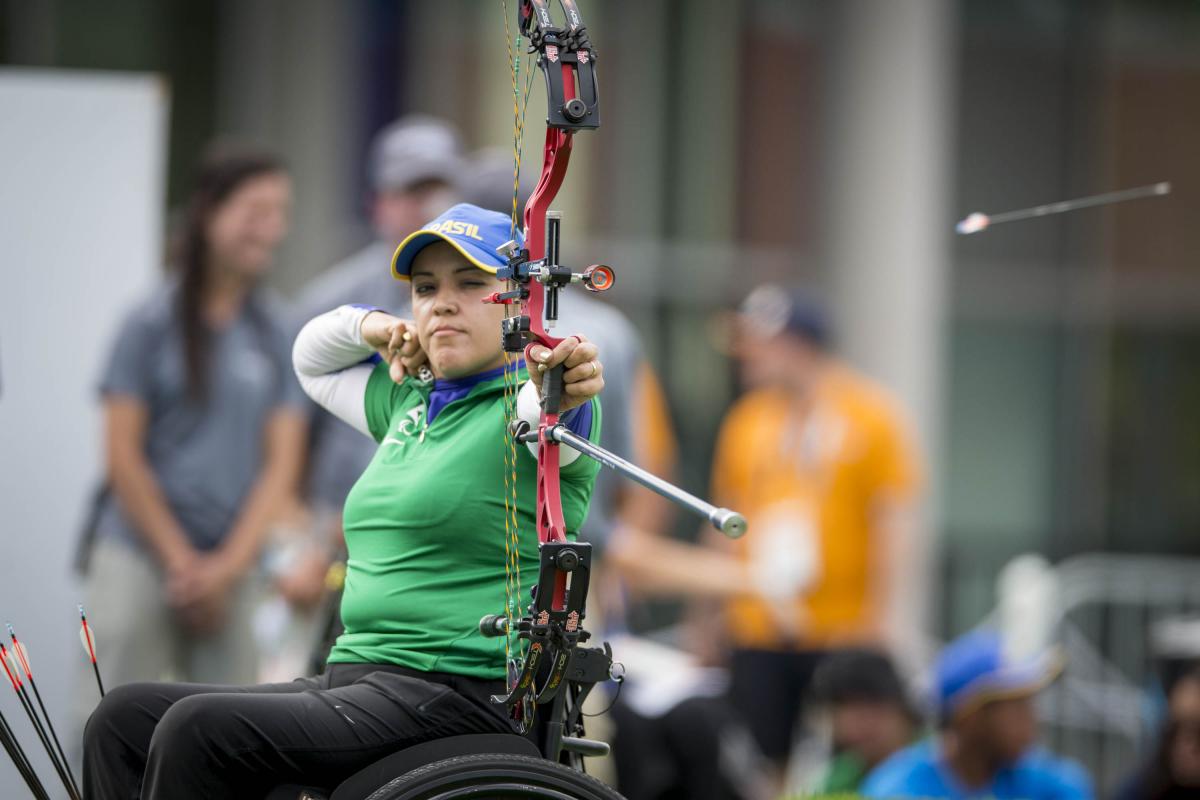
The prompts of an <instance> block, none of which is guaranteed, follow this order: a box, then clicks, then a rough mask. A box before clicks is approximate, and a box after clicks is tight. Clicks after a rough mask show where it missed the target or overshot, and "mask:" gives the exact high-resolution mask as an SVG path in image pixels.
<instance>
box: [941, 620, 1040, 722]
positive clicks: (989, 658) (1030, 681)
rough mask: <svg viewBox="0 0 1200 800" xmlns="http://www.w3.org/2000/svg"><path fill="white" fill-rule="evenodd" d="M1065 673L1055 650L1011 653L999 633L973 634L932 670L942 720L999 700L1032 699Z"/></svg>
mask: <svg viewBox="0 0 1200 800" xmlns="http://www.w3.org/2000/svg"><path fill="white" fill-rule="evenodd" d="M1061 670H1062V657H1061V656H1060V655H1059V653H1058V652H1057V651H1053V650H1050V651H1046V652H1042V653H1039V654H1036V655H1034V656H1032V657H1027V658H1016V657H1014V656H1012V655H1011V654H1009V653H1007V652H1006V651H1005V648H1004V641H1003V639H1002V638H1001V637H1000V635H999V633H997V632H995V631H991V630H977V631H972V632H971V633H968V634H966V635H964V636H961V637H959V638H958V639H955V640H954V641H953V642H951V643H950V644H948V645H947V646H946V648H945V649H944V650H942V652H941V654H940V655H939V656H938V660H937V665H936V667H935V669H934V686H933V688H934V691H935V692H936V693H937V697H936V699H937V707H938V712H939V714H940V716H941V718H942V719H943V720H949V719H952V718H954V717H958V716H961V715H963V714H966V713H969V712H971V711H974V710H975V709H977V708H979V707H981V706H983V705H986V704H987V703H990V702H993V701H995V700H1005V699H1010V698H1015V697H1028V696H1030V695H1033V694H1036V693H1037V692H1038V691H1040V690H1041V689H1044V688H1045V687H1046V686H1048V685H1049V684H1050V683H1051V681H1053V680H1054V679H1055V678H1056V677H1058V673H1059V672H1060V671H1061Z"/></svg>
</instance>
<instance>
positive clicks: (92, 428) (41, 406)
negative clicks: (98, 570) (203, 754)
mask: <svg viewBox="0 0 1200 800" xmlns="http://www.w3.org/2000/svg"><path fill="white" fill-rule="evenodd" d="M167 108H168V97H167V92H166V89H165V86H164V84H163V83H162V82H161V81H159V80H158V79H156V78H154V77H153V76H147V75H134V74H127V73H121V74H118V73H85V72H74V71H50V70H18V69H0V622H3V621H12V623H13V624H14V625H15V626H16V630H17V635H18V636H20V637H21V639H22V640H23V641H24V642H26V643H27V645H28V647H29V650H30V654H31V662H32V664H31V666H32V667H33V670H34V677H35V678H36V679H37V682H38V686H39V688H40V689H41V692H42V696H43V698H44V699H45V701H46V704H47V706H48V707H49V709H50V711H51V714H52V715H54V717H55V725H56V727H57V728H58V730H59V735H60V737H61V738H64V741H63V745H64V747H67V748H68V750H72V749H77V748H73V747H72V745H70V744H68V742H67V741H65V737H67V736H68V735H69V734H68V733H67V731H68V730H69V728H70V726H69V723H68V712H69V709H70V706H71V703H70V700H71V698H70V694H71V688H72V684H73V681H72V676H73V671H74V670H75V669H76V668H77V667H78V665H79V662H80V660H81V659H82V658H83V654H82V651H81V649H80V645H79V642H78V638H77V631H78V613H77V612H76V604H77V603H78V602H80V600H81V598H82V592H81V591H80V585H79V581H78V579H77V578H76V577H75V576H74V575H73V574H72V572H71V569H70V561H71V557H72V554H73V551H74V547H75V541H76V537H77V534H78V531H79V528H80V525H81V522H82V519H83V515H84V510H85V508H84V507H85V498H86V497H87V496H88V495H89V493H90V492H91V490H92V488H93V487H94V486H95V484H96V482H97V480H98V478H99V475H100V418H99V414H98V406H97V402H96V395H95V385H96V380H97V377H98V373H99V370H100V366H101V364H102V363H103V359H104V357H105V354H106V352H107V349H108V347H109V345H110V343H111V340H112V336H113V334H114V332H115V329H116V326H117V323H118V320H119V317H120V315H121V314H122V312H123V311H124V310H125V309H127V308H128V306H129V305H130V303H131V302H132V300H133V299H134V298H135V297H136V296H137V295H138V294H139V293H140V292H142V291H144V290H145V288H146V287H147V286H148V285H149V284H150V283H151V281H152V280H153V276H155V275H156V274H157V273H158V272H159V268H160V263H161V256H162V230H163V201H164V162H165V155H166V154H165V149H166V144H165V143H166V122H167ZM89 621H90V622H94V624H95V627H96V629H97V639H98V641H99V646H100V656H101V660H103V647H104V621H103V620H89ZM0 711H3V713H4V715H5V717H6V718H7V719H8V722H9V724H10V725H11V726H12V727H13V729H14V730H15V731H16V734H17V736H18V737H19V738H20V739H21V740H22V744H23V746H24V748H25V750H26V752H27V753H28V754H29V755H30V758H34V757H35V751H40V747H39V745H38V743H37V740H36V738H35V737H34V735H33V732H32V731H31V730H30V728H29V724H28V722H27V721H26V720H25V719H24V714H23V713H22V711H21V709H20V707H19V706H18V704H17V702H16V699H15V698H14V697H13V695H12V694H11V692H9V690H8V688H7V687H2V690H0ZM34 766H35V769H36V770H37V771H38V773H39V775H40V776H41V778H42V781H43V782H44V783H46V785H47V788H48V789H50V790H51V791H52V792H53V789H54V784H55V783H56V782H57V779H56V777H55V775H54V772H53V770H52V769H51V768H50V766H49V763H48V762H47V761H46V760H45V757H44V755H42V756H41V758H40V760H37V761H35V764H34ZM25 792H26V790H25V789H24V786H23V784H22V783H21V780H20V778H19V776H18V774H17V772H16V770H15V769H13V767H12V765H11V763H9V762H8V759H7V758H6V757H5V756H3V755H0V797H19V796H23V795H24V793H25ZM60 793H61V787H60Z"/></svg>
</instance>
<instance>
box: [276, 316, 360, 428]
mask: <svg viewBox="0 0 1200 800" xmlns="http://www.w3.org/2000/svg"><path fill="white" fill-rule="evenodd" d="M373 310H374V309H370V308H356V307H355V306H339V307H338V308H335V309H334V310H333V311H329V312H326V313H324V314H321V315H320V316H317V317H313V318H312V319H310V320H309V321H308V322H307V323H306V324H305V325H304V327H303V328H301V329H300V333H299V334H297V336H296V343H295V345H293V346H292V368H293V369H295V370H296V378H297V379H298V380H299V381H300V386H301V388H303V389H304V392H305V393H306V394H307V395H308V396H309V397H311V398H312V399H313V401H314V402H315V403H317V405H319V406H321V407H322V408H324V409H325V410H326V411H328V412H329V413H330V414H333V415H334V416H335V417H337V418H338V419H340V420H342V421H344V422H346V423H348V424H349V425H350V426H351V427H353V428H354V429H355V430H357V431H361V432H362V433H365V434H366V435H367V436H370V435H371V429H370V427H369V426H368V425H367V412H366V407H365V405H364V403H363V398H364V397H365V396H366V393H367V381H368V380H370V378H371V372H372V371H373V370H374V369H375V365H374V364H372V363H364V362H365V361H366V359H368V358H370V357H371V356H372V355H373V354H374V353H375V350H374V348H372V347H371V346H370V345H369V344H367V343H366V342H364V341H363V338H362V321H363V318H364V317H366V316H367V314H370V313H371V311H373Z"/></svg>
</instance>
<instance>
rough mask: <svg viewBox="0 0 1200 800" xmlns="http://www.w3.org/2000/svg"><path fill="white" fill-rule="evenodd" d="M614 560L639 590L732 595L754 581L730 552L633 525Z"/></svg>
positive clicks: (612, 555)
mask: <svg viewBox="0 0 1200 800" xmlns="http://www.w3.org/2000/svg"><path fill="white" fill-rule="evenodd" d="M609 557H610V560H611V561H612V563H613V564H615V565H616V567H617V568H618V569H620V571H621V574H622V575H623V576H624V577H625V579H626V580H627V581H629V583H630V585H631V586H632V587H633V588H634V589H635V590H637V591H638V592H639V593H642V594H646V595H668V596H675V597H692V598H729V597H735V596H739V595H744V594H746V593H747V587H748V586H750V582H749V580H748V579H747V576H746V574H745V571H744V570H743V569H742V566H741V565H740V563H739V562H738V561H737V560H736V559H735V558H734V557H733V556H732V555H731V554H729V553H725V552H721V551H719V550H713V549H710V548H708V547H701V546H697V545H692V544H686V543H684V542H677V541H673V540H670V539H667V538H666V537H663V536H658V535H655V534H649V533H643V532H635V533H630V532H629V529H627V530H626V531H625V535H624V536H622V537H621V541H620V544H617V543H616V542H614V544H613V546H612V547H611V548H610V553H609Z"/></svg>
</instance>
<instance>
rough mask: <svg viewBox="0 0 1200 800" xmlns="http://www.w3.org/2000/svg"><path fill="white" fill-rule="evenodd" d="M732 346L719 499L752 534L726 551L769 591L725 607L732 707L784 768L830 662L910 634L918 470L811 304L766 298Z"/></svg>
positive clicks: (892, 407) (717, 461)
mask: <svg viewBox="0 0 1200 800" xmlns="http://www.w3.org/2000/svg"><path fill="white" fill-rule="evenodd" d="M733 343H734V353H735V354H736V356H737V357H738V361H739V366H740V369H741V375H742V379H743V381H744V383H745V385H746V388H747V390H748V391H747V393H746V394H745V395H744V396H743V397H741V398H740V399H739V400H738V401H737V402H736V403H735V404H734V406H733V407H732V408H731V409H730V410H729V412H728V414H727V415H726V417H725V420H724V422H723V423H722V426H721V432H720V436H719V438H718V442H717V451H716V456H715V458H714V463H713V498H714V502H716V503H718V504H719V505H722V506H725V507H728V508H736V509H738V510H739V511H741V512H742V513H743V514H745V516H746V519H747V521H748V522H749V524H750V533H749V534H748V535H747V536H745V537H744V538H742V539H740V540H737V541H735V542H732V543H730V542H728V541H727V540H725V542H724V546H726V547H729V548H730V549H731V550H732V552H733V553H734V554H735V555H736V558H737V561H738V563H739V564H740V565H741V566H742V568H743V570H744V572H743V575H744V576H745V578H746V579H747V580H748V582H749V584H750V585H751V586H753V587H754V588H755V589H757V591H755V592H748V593H741V594H736V595H733V596H730V597H729V598H728V599H727V601H726V603H725V612H726V622H727V629H728V637H729V642H730V645H731V646H732V650H733V652H732V658H731V672H732V675H731V678H732V684H731V687H730V694H731V699H732V700H733V702H734V703H735V705H736V706H737V707H738V708H739V709H741V710H742V711H743V712H744V713H745V715H746V717H747V721H748V722H749V724H750V726H751V728H752V729H753V731H754V733H755V737H756V738H757V739H758V741H759V744H760V746H761V747H762V749H763V752H764V754H765V755H766V756H767V757H768V758H770V759H771V760H772V761H774V762H775V763H776V764H777V765H778V766H779V767H780V768H782V767H783V766H784V765H785V764H786V761H787V757H788V755H789V754H790V752H791V746H792V739H793V732H794V727H795V725H796V722H797V720H798V718H799V716H800V713H801V710H802V703H803V700H804V694H805V691H806V689H807V686H808V682H809V679H810V677H811V675H812V671H813V668H814V667H815V666H816V664H817V662H818V661H819V660H820V658H821V657H822V656H823V655H824V654H825V653H827V652H829V651H830V650H833V649H836V648H838V647H843V646H850V645H853V646H859V647H861V646H864V645H865V646H877V647H886V646H888V645H890V644H895V643H896V639H897V638H898V636H899V635H900V634H899V632H898V630H897V623H896V622H895V621H894V620H893V614H892V613H891V612H893V611H895V610H896V609H898V608H901V607H904V606H906V605H907V601H906V599H905V598H904V593H905V592H906V590H907V591H910V592H911V586H906V585H905V577H906V574H911V572H910V571H909V570H908V569H907V565H908V564H909V563H910V559H911V556H912V555H913V553H912V552H911V551H912V548H913V543H912V540H911V533H912V516H913V515H912V509H913V505H914V500H915V494H916V491H917V486H918V482H919V478H918V471H919V469H918V466H917V459H916V457H915V455H914V453H913V452H912V448H911V446H910V444H909V443H908V438H907V435H906V432H905V430H904V425H903V423H902V422H901V419H900V417H901V415H900V412H899V410H898V408H897V405H896V402H895V401H894V400H893V399H892V398H891V397H889V396H888V394H887V393H886V391H884V390H883V389H882V388H881V387H880V386H878V385H877V384H875V383H874V382H872V381H871V380H869V379H868V378H866V377H865V376H863V375H860V374H858V373H856V372H855V371H853V370H852V369H851V368H850V367H848V366H847V365H845V364H844V363H842V362H840V361H839V360H837V359H836V358H835V357H834V356H833V355H832V354H831V353H830V351H829V349H828V328H827V325H826V322H825V318H824V315H823V314H822V313H821V310H820V308H819V307H818V306H816V305H815V304H814V303H813V302H811V301H810V300H809V299H808V298H806V297H805V296H804V295H803V294H801V293H799V292H795V291H789V290H786V289H783V288H780V287H776V286H763V287H760V288H758V289H756V290H755V291H754V292H752V293H751V294H750V296H749V297H747V298H746V301H745V302H744V303H743V305H742V307H741V309H740V310H739V313H738V314H737V317H736V323H735V325H734V326H733Z"/></svg>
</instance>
